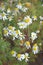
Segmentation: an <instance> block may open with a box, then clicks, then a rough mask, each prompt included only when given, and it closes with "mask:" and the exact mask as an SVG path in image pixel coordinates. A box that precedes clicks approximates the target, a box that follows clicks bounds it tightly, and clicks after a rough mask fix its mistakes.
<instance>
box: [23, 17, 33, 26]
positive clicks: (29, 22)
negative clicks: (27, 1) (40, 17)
mask: <svg viewBox="0 0 43 65" xmlns="http://www.w3.org/2000/svg"><path fill="white" fill-rule="evenodd" d="M24 22H25V23H26V24H27V25H30V24H32V19H31V18H30V16H26V17H24Z"/></svg>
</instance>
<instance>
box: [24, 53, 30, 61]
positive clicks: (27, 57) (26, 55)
mask: <svg viewBox="0 0 43 65" xmlns="http://www.w3.org/2000/svg"><path fill="white" fill-rule="evenodd" d="M29 58H30V57H29V54H28V53H25V62H28V61H29Z"/></svg>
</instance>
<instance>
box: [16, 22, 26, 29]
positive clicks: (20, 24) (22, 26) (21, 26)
mask: <svg viewBox="0 0 43 65" xmlns="http://www.w3.org/2000/svg"><path fill="white" fill-rule="evenodd" d="M17 24H18V25H19V28H20V29H24V28H26V27H27V24H26V23H25V22H19V23H17Z"/></svg>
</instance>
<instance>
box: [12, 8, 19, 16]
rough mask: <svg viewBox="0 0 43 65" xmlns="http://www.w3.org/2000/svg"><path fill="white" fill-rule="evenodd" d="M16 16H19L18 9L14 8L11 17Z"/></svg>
mask: <svg viewBox="0 0 43 65" xmlns="http://www.w3.org/2000/svg"><path fill="white" fill-rule="evenodd" d="M17 14H20V12H19V9H18V8H14V10H13V13H12V15H15V16H17Z"/></svg>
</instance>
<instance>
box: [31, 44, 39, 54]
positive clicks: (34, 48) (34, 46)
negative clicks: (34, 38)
mask: <svg viewBox="0 0 43 65" xmlns="http://www.w3.org/2000/svg"><path fill="white" fill-rule="evenodd" d="M32 52H33V53H34V54H37V53H38V52H39V47H38V45H37V44H34V45H33V48H32Z"/></svg>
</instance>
